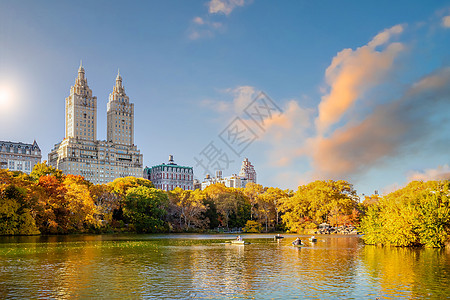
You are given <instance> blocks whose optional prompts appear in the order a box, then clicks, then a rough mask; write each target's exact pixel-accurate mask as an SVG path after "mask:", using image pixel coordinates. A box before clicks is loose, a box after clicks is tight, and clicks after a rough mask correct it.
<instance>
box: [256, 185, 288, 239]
mask: <svg viewBox="0 0 450 300" xmlns="http://www.w3.org/2000/svg"><path fill="white" fill-rule="evenodd" d="M289 194H290V191H289V190H285V191H283V190H282V189H280V188H273V187H269V188H266V189H265V191H264V193H263V194H261V195H259V196H258V208H259V212H260V215H261V216H262V217H263V218H264V220H265V221H264V223H265V225H266V231H267V230H268V227H269V226H270V227H272V226H273V225H278V221H279V207H280V204H281V202H283V201H284V200H285V199H286V198H288V197H289ZM273 223H275V224H273Z"/></svg>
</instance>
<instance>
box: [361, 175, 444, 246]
mask: <svg viewBox="0 0 450 300" xmlns="http://www.w3.org/2000/svg"><path fill="white" fill-rule="evenodd" d="M449 197H450V181H427V182H422V181H413V182H411V183H409V184H408V185H407V186H406V187H404V188H402V189H399V190H397V191H394V192H392V193H390V194H388V195H386V196H384V197H382V198H381V199H379V201H378V202H377V203H375V204H373V205H370V206H369V208H368V211H367V213H366V215H365V216H364V217H363V218H362V220H361V230H362V231H363V232H364V233H365V235H364V237H363V239H364V241H365V242H366V243H367V244H382V245H388V246H419V245H424V246H426V247H443V246H444V245H445V243H446V242H448V240H449V234H450V201H449Z"/></svg>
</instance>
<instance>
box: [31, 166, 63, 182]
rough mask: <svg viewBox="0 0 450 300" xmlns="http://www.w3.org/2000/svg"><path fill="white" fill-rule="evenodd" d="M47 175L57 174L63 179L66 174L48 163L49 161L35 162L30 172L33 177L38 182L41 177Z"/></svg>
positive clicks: (58, 177)
mask: <svg viewBox="0 0 450 300" xmlns="http://www.w3.org/2000/svg"><path fill="white" fill-rule="evenodd" d="M46 175H52V176H55V177H56V178H57V179H59V180H61V179H62V177H63V176H64V175H63V172H62V171H61V170H58V169H56V168H55V167H52V166H49V165H47V161H44V162H42V163H37V164H35V165H34V167H33V170H32V171H31V173H30V177H31V178H33V179H34V180H35V181H36V182H38V181H39V178H41V177H42V176H46Z"/></svg>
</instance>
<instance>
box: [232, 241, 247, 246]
mask: <svg viewBox="0 0 450 300" xmlns="http://www.w3.org/2000/svg"><path fill="white" fill-rule="evenodd" d="M231 243H232V244H237V245H244V244H245V241H238V240H235V241H231Z"/></svg>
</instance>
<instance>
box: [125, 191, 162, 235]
mask: <svg viewBox="0 0 450 300" xmlns="http://www.w3.org/2000/svg"><path fill="white" fill-rule="evenodd" d="M168 201H169V200H168V198H167V194H166V193H164V192H163V191H161V190H157V189H155V188H149V187H146V186H138V187H133V188H130V189H128V191H127V194H126V196H125V198H124V208H123V213H124V217H125V218H126V219H127V220H128V221H129V222H130V223H131V224H133V225H134V228H135V229H136V231H137V232H139V233H148V232H162V231H165V230H167V224H166V223H165V221H164V218H165V215H166V212H167V211H166V209H167V205H168Z"/></svg>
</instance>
